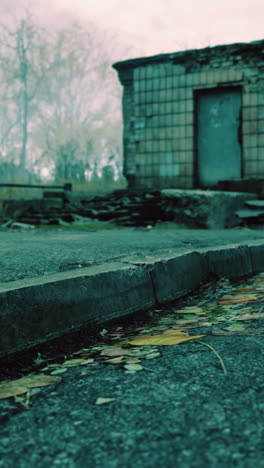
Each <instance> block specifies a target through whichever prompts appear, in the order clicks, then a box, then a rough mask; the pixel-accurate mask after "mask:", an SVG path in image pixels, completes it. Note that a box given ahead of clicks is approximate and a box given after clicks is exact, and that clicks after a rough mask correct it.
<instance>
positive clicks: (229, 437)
mask: <svg viewBox="0 0 264 468" xmlns="http://www.w3.org/2000/svg"><path fill="white" fill-rule="evenodd" d="M223 292H224V291H223ZM212 294H213V297H214V295H215V294H216V293H215V292H214V291H212ZM192 301H193V299H192V298H189V305H190V304H192V303H193V302H192ZM196 303H197V302H196ZM198 304H199V302H198ZM263 305H264V303H263V302H262V303H261V302H258V303H257V304H255V305H254V307H255V308H256V312H257V311H259V310H260V307H262V306H263ZM219 326H220V327H222V326H223V324H220V325H214V327H219ZM253 327H254V330H256V334H255V335H254V334H253V335H252V336H212V335H208V336H205V337H204V338H203V339H202V341H204V342H206V343H207V344H209V345H211V346H213V347H214V349H215V350H216V351H217V352H218V353H219V356H221V358H222V359H223V361H224V362H225V366H226V369H227V375H225V374H224V372H223V369H222V367H221V365H220V362H219V359H217V357H216V356H215V354H214V353H213V352H211V350H210V349H208V348H206V347H205V346H202V345H201V344H199V343H194V342H188V343H184V344H181V345H177V346H163V347H159V351H160V354H161V355H160V356H159V357H156V358H155V359H151V360H148V361H147V360H145V361H144V363H143V362H142V363H143V366H146V368H147V370H143V371H140V372H136V373H134V374H127V373H125V372H124V368H122V366H120V365H119V366H117V365H109V364H103V363H100V364H99V365H97V366H95V367H92V366H91V367H90V368H89V366H88V368H89V369H90V372H89V373H88V374H87V375H83V374H82V371H83V369H85V366H78V367H74V368H69V369H68V371H67V372H66V374H62V376H63V381H62V382H61V383H60V384H58V385H54V386H49V387H43V388H38V389H32V390H31V398H30V405H29V407H28V409H25V408H24V407H23V405H22V404H21V403H19V402H15V401H14V399H11V398H9V399H8V400H1V401H0V417H1V429H0V433H1V439H0V451H1V461H0V467H3V468H14V467H16V468H31V467H38V468H53V467H56V466H62V467H63V468H94V467H95V468H159V467H163V468H172V467H181V468H211V467H212V468H227V467H228V468H232V467H238V468H263V467H264V444H263V440H264V426H263V418H264V403H263V388H264V364H263V363H264V360H263V354H264V348H263V344H264V336H263V334H262V336H260V335H259V334H258V333H257V331H261V330H263V320H262V321H261V320H258V321H255V322H254V324H253ZM192 332H193V333H195V334H196V333H204V332H205V331H204V329H201V328H200V329H199V328H197V329H194V330H192ZM100 340H101V341H100V342H102V340H103V338H101V337H100ZM84 344H85V341H83V342H81V340H80V342H79V346H80V347H82V346H83V345H84ZM86 345H89V342H87V343H86ZM59 351H60V353H61V354H64V355H66V354H67V349H65V348H63V347H62V348H60V349H59ZM44 354H45V351H44ZM33 357H35V358H36V357H37V356H32V358H33ZM20 359H21V357H20ZM17 362H18V361H17ZM17 362H16V364H17ZM43 365H45V364H44V363H43ZM97 398H113V401H111V402H109V403H106V404H102V405H97V404H96V400H97Z"/></svg>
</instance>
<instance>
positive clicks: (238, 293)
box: [0, 273, 264, 407]
mask: <svg viewBox="0 0 264 468" xmlns="http://www.w3.org/2000/svg"><path fill="white" fill-rule="evenodd" d="M221 281H222V280H220V281H219V284H220V283H221ZM222 284H223V281H222ZM211 286H212V284H211V283H210V284H208V285H204V288H203V293H204V295H203V296H202V298H200V299H199V298H198V299H199V301H198V302H200V303H199V304H198V305H191V306H189V305H185V306H183V307H179V306H178V307H177V306H175V305H174V306H164V308H161V309H155V310H152V311H150V313H149V314H148V317H149V321H148V323H145V324H144V325H143V326H135V325H134V324H133V325H132V326H131V327H130V328H129V326H128V327H127V328H125V327H124V326H122V327H115V328H113V329H109V330H108V329H103V330H102V332H100V335H101V343H97V344H96V345H93V346H89V347H82V348H81V349H80V350H78V351H75V352H72V353H71V354H70V355H68V356H65V358H64V360H62V359H60V362H52V363H49V364H47V365H46V367H43V368H42V373H39V374H29V375H27V376H24V377H21V378H18V379H14V380H9V381H4V382H2V383H0V399H1V398H9V397H14V398H16V400H17V401H18V402H20V403H21V404H23V405H24V406H25V407H27V406H28V405H29V402H27V399H28V398H29V396H28V394H29V391H30V389H31V388H33V387H42V386H47V385H53V384H58V383H60V382H61V381H62V377H60V376H59V374H64V373H66V372H67V370H68V368H74V367H81V366H82V370H81V371H80V373H79V375H81V376H89V375H90V374H91V372H92V370H93V367H94V366H98V365H99V364H107V365H113V366H116V367H119V368H120V366H121V367H122V368H123V370H124V372H126V373H131V374H132V373H133V374H134V373H136V372H139V371H142V370H146V371H147V370H149V371H153V372H157V371H155V370H154V369H149V368H146V367H144V365H143V364H142V360H148V361H150V360H151V359H156V358H158V357H159V356H160V351H159V347H161V346H174V345H179V344H182V343H186V342H188V341H193V342H198V343H199V344H203V345H205V346H207V347H208V348H209V349H210V350H211V351H213V352H214V354H215V355H216V356H217V357H218V359H219V361H220V363H221V366H222V368H223V371H224V373H226V368H225V366H224V363H223V360H222V358H221V357H220V356H219V354H218V353H217V352H216V350H215V349H214V348H213V347H212V346H210V345H208V344H207V343H205V342H203V341H200V340H199V338H203V337H204V336H206V335H210V334H211V335H219V336H221V335H223V336H234V335H242V336H250V335H261V334H264V327H263V328H247V324H248V323H249V324H250V323H251V324H252V322H253V321H254V320H259V319H262V318H264V313H261V312H262V309H260V310H259V311H258V313H256V305H257V304H258V303H260V302H261V301H263V299H264V273H263V274H259V275H256V276H255V277H253V278H251V280H249V282H248V284H247V286H244V287H241V286H238V287H237V288H236V287H233V286H232V287H231V286H229V288H225V287H224V286H225V285H224V286H223V293H222V295H219V294H218V297H217V295H216V297H215V298H212V297H210V287H211ZM226 289H228V291H227V290H226ZM207 291H209V292H208V294H207ZM208 296H209V297H208ZM211 296H212V294H211ZM193 297H194V294H192V295H191V298H190V300H193ZM204 297H205V299H204ZM183 301H184V300H183ZM187 301H188V299H187ZM212 302H213V304H212ZM178 303H181V301H178V302H177V304H178ZM185 304H186V299H185ZM253 306H254V307H255V309H254V307H253ZM165 314H166V315H165ZM223 323H224V325H222V324H223ZM215 326H217V327H218V328H217V329H214V328H213V327H215ZM219 326H220V327H222V328H219ZM200 328H203V333H202V334H197V335H196V334H195V335H190V334H189V330H191V329H200ZM204 328H205V329H206V331H204ZM157 346H158V348H157ZM39 356H40V354H38V358H37V359H38V362H39V363H42V362H45V359H43V357H42V356H41V359H40V358H39ZM35 361H36V360H35ZM43 372H49V374H43ZM21 395H26V398H24V396H23V397H21ZM19 399H20V400H21V401H20V400H19ZM113 400H114V399H113V398H101V399H100V398H99V399H97V402H96V404H103V403H107V402H110V401H113ZM98 401H99V402H98Z"/></svg>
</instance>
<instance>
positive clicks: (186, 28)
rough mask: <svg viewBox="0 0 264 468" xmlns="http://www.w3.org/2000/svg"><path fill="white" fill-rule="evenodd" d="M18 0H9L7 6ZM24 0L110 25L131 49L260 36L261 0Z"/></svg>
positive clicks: (50, 15) (50, 13) (50, 12)
mask: <svg viewBox="0 0 264 468" xmlns="http://www.w3.org/2000/svg"><path fill="white" fill-rule="evenodd" d="M24 1H27V0H12V3H11V4H12V7H11V8H12V11H14V10H16V8H15V6H17V7H18V6H19V4H21V3H24ZM28 1H29V2H31V4H32V5H34V9H35V8H36V9H37V10H38V13H40V15H42V17H43V18H45V19H48V21H50V22H51V23H58V22H60V21H61V20H62V19H63V18H67V17H68V18H70V17H73V18H74V17H76V18H78V19H80V20H82V21H84V22H85V21H88V20H93V21H94V22H95V23H97V24H98V25H100V26H101V27H103V28H110V29H112V30H113V31H116V33H118V35H120V36H121V37H123V38H124V42H125V43H126V44H127V45H131V46H133V47H134V52H132V53H134V55H138V54H140V55H152V54H158V53H160V52H174V51H177V50H183V49H187V48H196V47H197V48H199V47H206V46H208V45H216V44H224V43H231V42H243V41H245V42H248V41H253V40H257V39H263V38H264V0H28ZM4 5H10V0H0V12H1V9H3V7H4ZM1 7H2V8H1ZM59 18H60V19H59Z"/></svg>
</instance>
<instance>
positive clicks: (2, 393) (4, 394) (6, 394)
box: [0, 385, 28, 400]
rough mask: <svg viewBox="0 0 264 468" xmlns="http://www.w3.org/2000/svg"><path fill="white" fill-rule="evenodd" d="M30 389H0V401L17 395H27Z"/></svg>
mask: <svg viewBox="0 0 264 468" xmlns="http://www.w3.org/2000/svg"><path fill="white" fill-rule="evenodd" d="M27 391H28V389H27V388H26V387H15V386H12V385H10V386H8V385H6V386H5V387H0V400H2V399H3V398H10V397H14V396H16V395H22V394H23V393H27Z"/></svg>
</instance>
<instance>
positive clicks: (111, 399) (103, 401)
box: [95, 398, 115, 405]
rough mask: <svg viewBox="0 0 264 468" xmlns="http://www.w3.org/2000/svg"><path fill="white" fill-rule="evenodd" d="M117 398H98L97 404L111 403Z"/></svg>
mask: <svg viewBox="0 0 264 468" xmlns="http://www.w3.org/2000/svg"><path fill="white" fill-rule="evenodd" d="M114 400H115V398H97V399H96V402H95V404H96V405H103V404H104V403H110V402H111V401H114Z"/></svg>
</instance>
